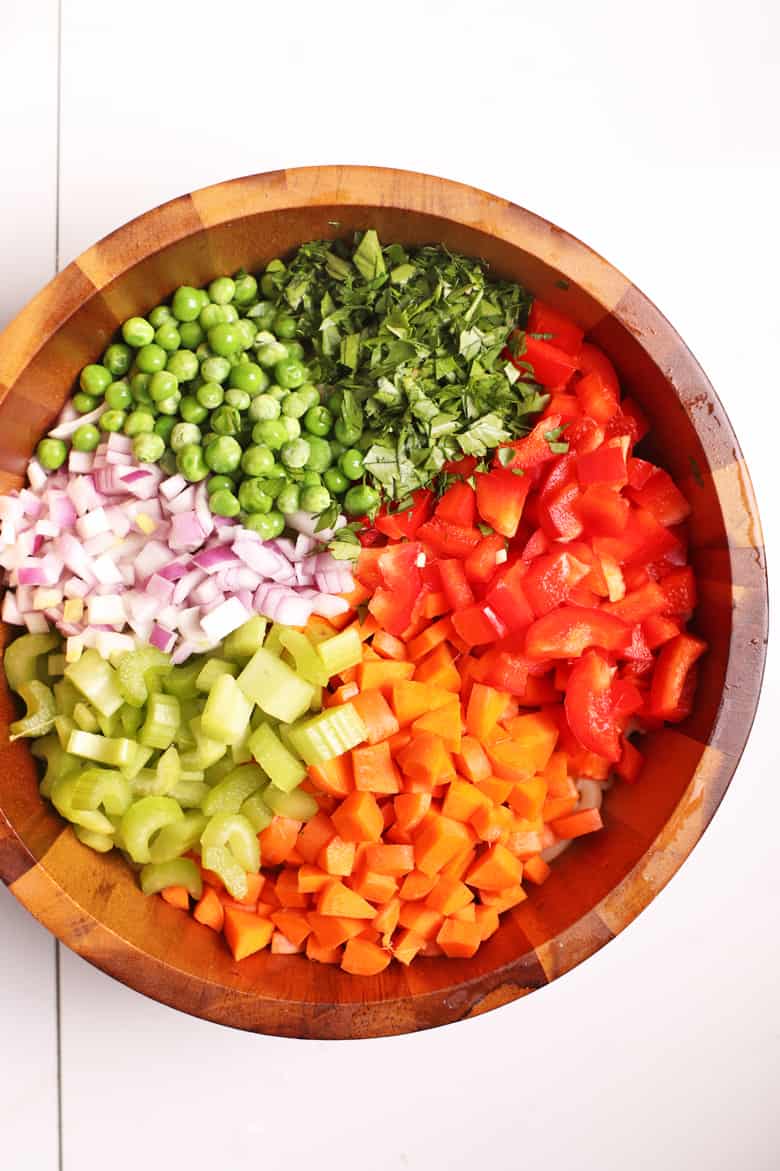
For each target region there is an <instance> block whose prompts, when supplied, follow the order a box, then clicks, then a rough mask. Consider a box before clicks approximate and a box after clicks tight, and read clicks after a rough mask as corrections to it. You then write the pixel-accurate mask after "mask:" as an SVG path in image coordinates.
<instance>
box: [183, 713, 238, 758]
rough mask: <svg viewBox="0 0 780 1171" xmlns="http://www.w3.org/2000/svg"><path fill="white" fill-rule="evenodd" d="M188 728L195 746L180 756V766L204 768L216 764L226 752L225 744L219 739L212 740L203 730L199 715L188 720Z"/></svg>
mask: <svg viewBox="0 0 780 1171" xmlns="http://www.w3.org/2000/svg"><path fill="white" fill-rule="evenodd" d="M190 728H191V730H192V734H193V736H194V737H195V748H194V749H193V750H192V752H185V753H184V754H183V755H182V758H181V766H182V768H185V769H193V768H197V769H206V768H209V766H210V765H212V764H216V763H217V761H218V760H220V759H221V757H223V756H224V755H225V753H226V752H227V746H226V745H225V744H223V743H222V742H221V741H220V740H212V739H211V738H210V737H209V736H207V735H206V733H205V732H204V731H203V726H202V724H201V718H200V716H196V718H195V719H194V720H190Z"/></svg>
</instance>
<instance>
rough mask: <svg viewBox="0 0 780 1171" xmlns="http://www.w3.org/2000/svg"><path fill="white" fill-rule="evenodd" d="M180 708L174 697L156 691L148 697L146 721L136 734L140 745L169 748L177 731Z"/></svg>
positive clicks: (179, 721) (179, 720)
mask: <svg viewBox="0 0 780 1171" xmlns="http://www.w3.org/2000/svg"><path fill="white" fill-rule="evenodd" d="M180 723H181V708H180V706H179V701H178V699H177V698H176V696H175V695H166V694H165V693H164V692H162V691H156V692H154V693H153V694H152V695H150V696H149V702H148V703H147V705H146V719H145V720H144V723H143V727H142V728H141V731H140V732H139V734H138V738H139V740H140V741H141V743H142V744H146V745H147V746H148V747H149V748H162V749H164V748H169V747H170V745H171V744H172V743H173V740H174V737H175V736H176V733H177V732H178V730H179V725H180Z"/></svg>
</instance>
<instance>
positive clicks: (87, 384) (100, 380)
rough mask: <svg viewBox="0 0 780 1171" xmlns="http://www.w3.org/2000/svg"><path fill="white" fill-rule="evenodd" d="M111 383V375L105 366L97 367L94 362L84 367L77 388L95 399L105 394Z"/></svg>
mask: <svg viewBox="0 0 780 1171" xmlns="http://www.w3.org/2000/svg"><path fill="white" fill-rule="evenodd" d="M112 381H113V379H112V377H111V374H110V372H109V371H108V370H106V368H105V366H99V365H98V364H97V363H96V362H93V363H92V364H91V365H89V366H85V367H84V369H83V370H82V371H81V374H80V376H79V386H80V387H81V389H82V390H83V391H84V393H85V394H91V395H94V396H95V397H96V398H100V396H101V395H103V394H105V393H106V391H107V390H108V388H109V386H110V385H111V383H112Z"/></svg>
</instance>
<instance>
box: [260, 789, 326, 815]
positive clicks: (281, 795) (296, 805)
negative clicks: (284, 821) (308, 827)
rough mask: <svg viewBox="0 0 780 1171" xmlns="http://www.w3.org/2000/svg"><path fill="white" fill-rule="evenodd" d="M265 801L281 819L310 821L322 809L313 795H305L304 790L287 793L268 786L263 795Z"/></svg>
mask: <svg viewBox="0 0 780 1171" xmlns="http://www.w3.org/2000/svg"><path fill="white" fill-rule="evenodd" d="M263 800H264V801H265V803H266V804H267V805H268V807H269V809H271V810H272V811H273V812H274V813H278V814H279V816H280V817H291V818H292V819H293V820H294V821H308V820H309V819H310V818H312V817H314V815H315V813H317V812H319V808H320V807H319V805H318V804H317V801H316V799H315V798H314V797H312V795H311V793H305V792H304V791H303V789H296V790H295V792H294V793H286V792H285V791H284V790H283V789H277V787H276V785H269V786H268V788H267V789H266V790H265V792H264V793H263Z"/></svg>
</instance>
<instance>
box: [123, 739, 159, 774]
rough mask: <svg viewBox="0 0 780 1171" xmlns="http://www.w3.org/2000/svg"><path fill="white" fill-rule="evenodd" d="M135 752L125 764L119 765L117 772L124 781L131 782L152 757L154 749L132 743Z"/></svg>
mask: <svg viewBox="0 0 780 1171" xmlns="http://www.w3.org/2000/svg"><path fill="white" fill-rule="evenodd" d="M133 746H134V748H135V752H134V753H133V755H132V756H131V758H130V760H129V761H128V763H127V764H120V766H119V771H120V772H121V774H122V776H123V777H124V778H125V780H126V781H132V780H133V779H134V778H135V777H137V776H138V774H139V773H140V771H141V769H142V768H143V767H144V765H145V764H146V763H147V761H149V760H151V758H152V757H153V756H154V749H153V748H147V747H146V745H145V744H136V743H135V741H133Z"/></svg>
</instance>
